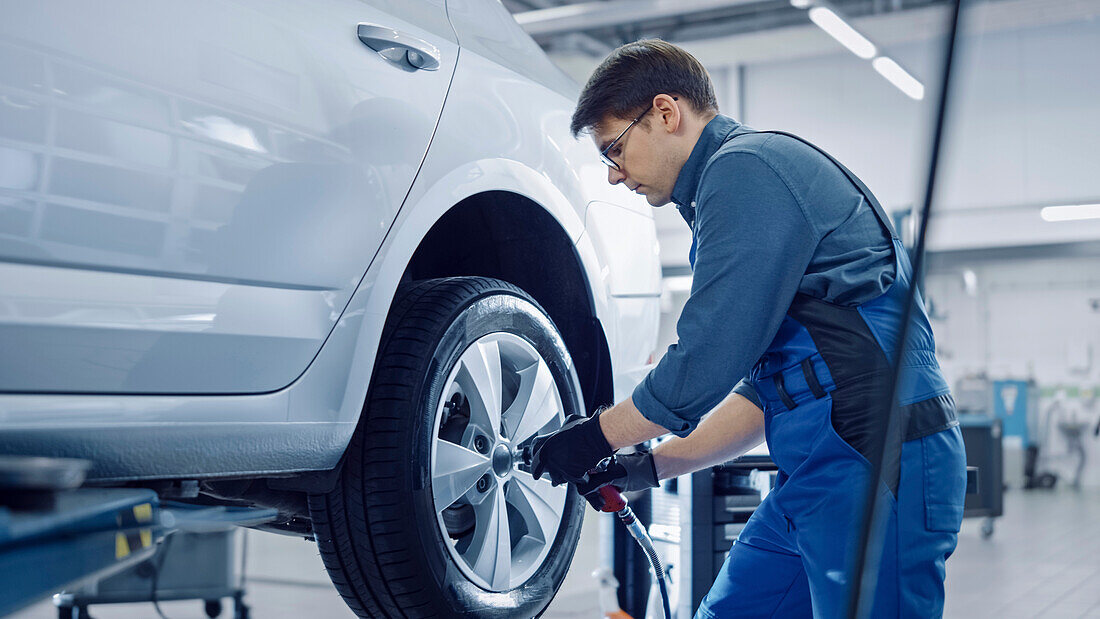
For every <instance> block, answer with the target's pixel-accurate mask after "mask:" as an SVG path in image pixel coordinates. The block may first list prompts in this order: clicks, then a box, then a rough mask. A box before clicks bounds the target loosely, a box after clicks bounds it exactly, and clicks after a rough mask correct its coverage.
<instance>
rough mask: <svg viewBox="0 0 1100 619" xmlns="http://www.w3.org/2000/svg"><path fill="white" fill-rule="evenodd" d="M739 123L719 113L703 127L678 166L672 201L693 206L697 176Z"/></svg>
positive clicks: (683, 205) (685, 205) (697, 184)
mask: <svg viewBox="0 0 1100 619" xmlns="http://www.w3.org/2000/svg"><path fill="white" fill-rule="evenodd" d="M740 126H741V123H739V122H737V121H736V120H734V119H732V118H730V117H729V116H723V115H721V114H719V115H717V116H715V117H714V118H712V119H711V120H710V122H708V123H707V126H706V127H703V133H702V134H701V135H700V136H699V141H697V142H696V143H695V148H693V149H691V156H690V157H688V160H687V161H686V162H685V163H684V167H682V168H680V175H679V176H678V177H676V185H675V186H674V187H673V188H672V201H673V202H675V203H676V204H678V205H680V206H681V207H685V208H686V207H689V206H691V207H693V206H695V205H694V204H692V202H693V201H694V200H695V192H696V190H697V189H698V188H699V177H700V176H702V175H703V168H705V167H706V165H707V161H709V160H710V158H711V155H713V154H714V153H716V152H718V149H719V148H721V147H722V144H724V143H725V142H726V138H727V137H729V134H731V133H733V131H734V130H736V129H737V128H738V127H740Z"/></svg>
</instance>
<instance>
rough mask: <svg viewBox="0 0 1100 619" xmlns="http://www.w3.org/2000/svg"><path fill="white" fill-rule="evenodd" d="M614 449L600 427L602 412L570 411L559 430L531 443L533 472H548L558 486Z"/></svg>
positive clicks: (581, 477)
mask: <svg viewBox="0 0 1100 619" xmlns="http://www.w3.org/2000/svg"><path fill="white" fill-rule="evenodd" d="M611 453H612V450H611V445H609V444H608V443H607V439H606V438H604V435H603V430H601V429H600V422H599V414H596V415H593V416H592V417H585V416H583V415H570V416H569V417H568V418H567V419H566V420H565V425H563V426H562V427H561V429H560V430H558V431H557V432H554V433H553V434H547V435H544V436H540V437H538V438H536V439H535V442H534V443H533V444H532V445H531V474H532V475H534V476H535V479H538V478H540V477H542V474H543V473H546V474H547V475H549V476H550V483H551V484H553V485H555V486H557V485H558V484H564V483H566V482H574V483H576V482H579V481H583V480H584V479H585V477H584V474H585V473H587V472H588V471H589V469H592V468H594V467H595V466H596V464H598V463H599V461H600V460H603V459H604V458H606V457H608V456H610V455H611Z"/></svg>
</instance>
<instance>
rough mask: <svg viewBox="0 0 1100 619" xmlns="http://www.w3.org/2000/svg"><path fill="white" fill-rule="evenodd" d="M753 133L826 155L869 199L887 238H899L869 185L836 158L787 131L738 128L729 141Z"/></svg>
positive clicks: (868, 201)
mask: <svg viewBox="0 0 1100 619" xmlns="http://www.w3.org/2000/svg"><path fill="white" fill-rule="evenodd" d="M742 127H743V125H742ZM751 133H774V134H776V135H785V136H787V137H789V138H794V139H796V140H798V141H799V142H802V143H803V144H805V145H807V146H809V147H810V148H812V149H814V150H816V151H817V152H819V153H821V154H822V155H825V158H826V159H828V160H829V161H832V162H833V164H834V165H835V166H836V167H838V168H840V171H841V172H843V173H844V175H845V176H847V177H848V180H849V181H851V182H852V184H853V185H855V186H856V189H858V190H859V192H860V193H862V194H863V197H864V198H866V199H867V203H868V204H870V205H871V210H873V211H874V212H875V217H876V218H878V221H879V223H880V224H882V227H883V229H885V230H886V234H887V236H889V237H890V238H891V239H897V238H898V235H897V233H896V232H894V225H893V224H892V223H891V221H890V216H889V215H887V214H886V210H885V209H883V208H882V205H881V204H879V201H878V198H876V197H875V194H873V193H871V190H870V189H868V188H867V185H864V184H863V181H861V180H859V177H857V176H856V175H855V174H853V173H852V171H851V170H849V169H848V168H846V167H845V166H844V164H842V163H840V162H839V161H837V160H836V158H835V157H833V156H832V155H830V154H829V153H827V152H825V151H824V150H822V149H821V148H820V147H819V146H817V145H816V144H814V143H813V142H810V141H809V140H806V139H804V138H801V137H799V136H797V135H795V134H793V133H787V132H786V131H756V130H752V129H749V130H746V131H744V132H741V127H738V128H737V129H736V130H735V131H734V132H733V133H731V134H730V137H729V139H731V140H732V139H734V138H737V137H740V136H742V135H749V134H751Z"/></svg>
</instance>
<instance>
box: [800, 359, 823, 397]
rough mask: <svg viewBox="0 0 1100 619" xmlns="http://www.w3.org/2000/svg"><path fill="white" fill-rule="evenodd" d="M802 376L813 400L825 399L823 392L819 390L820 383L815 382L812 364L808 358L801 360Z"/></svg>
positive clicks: (815, 377) (815, 376) (815, 375)
mask: <svg viewBox="0 0 1100 619" xmlns="http://www.w3.org/2000/svg"><path fill="white" fill-rule="evenodd" d="M802 375H803V376H805V377H806V386H808V387H809V388H810V392H811V393H813V394H814V397H815V398H817V399H818V400H820V399H821V398H823V397H825V390H824V389H822V388H821V383H819V382H817V374H815V373H814V364H813V362H812V361H810V358H809V357H806V358H805V359H803V360H802Z"/></svg>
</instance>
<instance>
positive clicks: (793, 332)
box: [532, 40, 966, 619]
mask: <svg viewBox="0 0 1100 619" xmlns="http://www.w3.org/2000/svg"><path fill="white" fill-rule="evenodd" d="M571 128H572V131H573V133H574V135H575V136H576V135H579V134H580V133H582V132H590V133H591V135H592V137H593V139H594V141H595V142H596V145H597V147H598V148H599V149H600V151H601V157H602V159H603V161H604V163H605V164H607V165H608V167H609V170H608V177H607V178H608V182H610V183H611V184H613V185H614V184H617V183H624V184H625V185H626V186H627V187H629V188H630V189H632V190H634V191H636V192H638V193H640V194H642V195H644V196H645V197H646V200H647V201H648V202H649V204H651V205H652V206H662V205H665V204H667V203H669V202H674V203H675V204H676V207H677V209H678V210H679V211H680V214H681V215H682V216H683V217H684V219H685V220H686V221H687V223H688V225H689V226H690V227H691V230H692V245H691V250H690V252H689V261H690V263H691V265H692V270H693V275H692V285H691V295H690V297H689V298H688V300H687V303H686V305H685V306H684V308H683V311H682V314H681V316H680V318H679V321H678V322H677V325H676V328H677V334H678V342H677V343H675V344H673V345H671V346H669V347H668V350H667V351H666V353H665V354H664V356H663V357H662V358H661V360H660V362H659V363H658V364H657V365H656V366H655V367H654V368H653V369H652V371H650V373H649V374H648V375H647V376H646V377H645V379H644V380H643V381H642V382H641V383H640V384H639V385H638V386H637V388H636V389H635V390H634V391H633V394H632V396H631V397H630V398H628V399H626V400H623V401H622V402H620V403H618V404H617V405H615V406H614V407H611V408H608V409H606V410H603V409H601V410H599V411H597V414H595V415H594V416H592V417H590V418H577V419H572V420H568V423H566V424H565V425H564V426H563V427H562V429H561V430H560V431H558V432H557V433H554V434H551V435H548V436H544V437H540V438H539V439H538V440H537V442H536V443H535V444H534V445H533V458H532V466H533V471H534V473H535V475H536V476H541V475H542V474H543V473H546V474H548V475H549V476H550V479H551V481H552V482H553V483H555V484H558V483H565V482H570V483H573V484H577V486H578V488H579V490H580V491H581V492H582V493H584V494H586V498H588V499H589V500H590V502H592V503H593V504H594V505H597V506H598V505H600V503H601V501H600V499H599V497H598V494H596V493H595V490H596V488H598V487H599V486H601V485H604V484H607V483H610V484H612V485H614V486H616V487H618V488H619V489H621V490H627V491H629V490H639V489H644V488H649V487H655V486H656V485H657V480H658V479H665V478H669V477H675V476H678V475H682V474H685V473H690V472H692V471H696V470H700V469H703V468H706V467H709V466H712V465H715V464H718V463H721V462H724V461H727V460H729V459H731V458H734V457H737V456H739V455H741V454H743V453H744V452H745V451H747V450H748V449H750V448H752V447H754V446H755V445H757V444H759V443H760V441H761V440H762V439H766V440H767V445H768V449H769V452H770V454H771V458H772V460H773V461H774V462H775V464H776V465H777V466H778V468H779V472H778V474H777V477H776V480H775V487H774V489H773V490H772V491H771V492H770V493H769V494H768V496H767V498H766V499H765V500H764V501H763V502H762V503H761V505H760V506H759V508H757V510H756V511H755V513H754V514H753V516H752V517H751V518H750V520H749V521H748V523H747V524H746V525H745V527H744V529H743V530H742V532H741V534H740V536H739V538H738V539H737V541H736V542H735V543H734V545H733V547H732V549H731V550H730V553H729V556H728V558H727V559H726V562H725V564H724V565H723V567H722V569H721V571H720V573H719V575H718V578H717V580H716V581H715V583H714V585H713V586H712V588H711V590H710V592H709V593H708V594H707V596H706V597H705V598H704V599H703V602H702V604H701V605H700V607H699V609H698V612H697V614H696V617H701V618H704V619H710V618H712V617H760V616H767V617H771V616H778V617H796V616H811V615H812V616H814V617H836V616H839V615H841V614H843V613H844V612H845V610H846V605H847V594H848V589H847V583H850V582H854V581H856V579H855V578H854V577H853V574H852V573H851V572H852V569H853V568H852V565H853V563H854V557H853V555H854V551H855V549H856V547H857V543H858V534H859V531H860V523H861V522H862V514H863V511H862V510H863V500H864V496H865V494H864V493H865V492H866V489H867V484H868V483H870V475H871V469H872V466H871V465H870V463H869V460H868V457H867V456H868V453H870V450H871V449H872V447H871V445H872V443H873V442H875V441H881V437H879V436H875V435H874V428H875V424H876V423H877V422H879V420H881V419H882V418H883V416H884V415H888V414H889V412H890V408H891V407H889V406H886V405H885V403H886V400H887V399H888V397H887V395H886V393H888V389H889V381H890V378H891V373H890V367H891V366H890V364H891V363H892V360H893V358H894V357H893V355H894V347H895V346H896V345H897V340H898V330H899V327H900V324H899V323H900V316H901V313H902V311H903V310H904V304H905V302H906V301H907V299H908V292H909V287H910V286H911V285H912V284H911V276H912V273H911V270H912V269H911V266H910V264H909V261H908V257H907V254H906V252H905V250H904V248H903V246H902V244H901V242H900V240H899V239H898V238H897V235H896V234H894V232H893V230H892V227H891V225H890V221H889V218H888V217H887V215H886V213H885V212H884V211H883V209H882V207H881V206H880V204H879V203H878V201H877V200H876V199H875V197H874V196H873V195H872V194H871V192H870V191H869V190H868V189H867V188H866V186H864V184H863V183H862V182H861V181H860V180H859V179H858V178H856V177H855V176H854V175H853V174H852V173H851V172H849V171H848V170H847V169H846V168H844V167H843V166H841V165H840V164H839V163H838V162H836V161H835V160H834V159H832V158H831V157H830V156H829V155H827V154H825V153H824V152H823V151H820V150H819V149H817V148H816V147H815V146H813V145H811V144H809V143H808V142H805V141H803V140H801V139H800V138H796V137H795V136H792V135H790V134H783V133H779V132H757V131H754V130H752V129H750V128H749V127H747V126H745V125H742V124H740V123H738V122H737V121H735V120H733V119H732V118H729V117H727V116H724V115H721V114H719V112H718V106H717V100H716V98H715V95H714V87H713V85H712V84H711V81H710V78H709V76H708V75H707V72H706V70H705V69H704V68H703V66H702V65H701V64H700V63H699V62H698V60H696V59H695V58H694V57H692V56H691V55H690V54H688V53H687V52H685V51H684V50H682V49H680V48H678V47H676V46H675V45H672V44H669V43H666V42H664V41H660V40H643V41H637V42H634V43H629V44H627V45H624V46H622V47H620V48H618V49H616V50H615V51H613V52H612V53H611V55H610V56H608V58H607V59H606V60H604V62H603V63H602V64H601V65H600V66H599V67H598V68H597V69H596V70H595V72H594V73H593V74H592V76H591V78H590V79H589V80H588V83H587V84H586V85H585V87H584V89H583V91H582V92H581V95H580V99H579V102H578V104H577V109H576V111H575V112H574V115H573V118H572V126H571ZM934 351H935V344H934V341H933V338H932V332H931V328H930V326H929V323H928V319H927V316H926V315H925V313H924V310H923V305H921V306H920V308H919V310H918V311H915V312H914V313H913V319H912V324H911V327H910V334H909V338H908V346H907V349H906V351H905V353H904V357H903V372H902V378H901V382H900V384H899V387H898V390H899V393H898V401H899V404H900V405H902V408H901V412H902V413H903V414H907V415H906V416H907V417H908V423H907V427H904V428H901V430H902V431H904V433H905V434H904V437H903V439H902V441H901V444H902V448H901V451H900V454H898V453H895V454H894V456H895V457H894V458H893V459H892V460H889V459H888V462H887V463H886V468H885V476H884V479H887V480H891V481H890V483H888V484H883V485H882V487H881V488H880V489H879V492H880V493H881V494H882V495H889V496H888V500H889V501H890V506H891V508H892V510H891V512H890V513H889V515H888V516H887V519H888V522H887V523H886V534H885V535H886V538H885V541H884V543H883V549H882V556H881V558H880V561H879V563H878V584H877V589H876V591H875V597H874V606H873V610H872V615H873V616H875V617H881V616H891V617H893V616H905V617H933V616H939V615H941V614H942V612H943V598H944V589H943V580H944V563H945V561H946V559H947V557H948V556H950V554H951V553H952V551H953V550H954V548H955V544H956V538H957V533H958V530H959V525H960V524H961V521H962V515H963V496H964V493H965V488H966V462H965V454H964V452H963V443H962V435H961V433H960V431H959V429H958V427H957V426H958V421H957V419H956V415H955V408H954V402H953V400H952V398H951V395H950V393H949V390H948V387H947V384H946V382H945V380H944V378H943V376H942V374H941V372H940V369H939V364H938V362H937V361H936V357H935V352H934ZM707 413H709V415H706V414H707ZM705 415H706V416H705ZM904 418H905V417H903V419H904ZM896 425H897V424H896ZM670 432H671V433H672V434H675V435H676V438H671V439H670V440H667V441H665V442H662V443H660V444H659V445H658V446H657V447H656V448H654V449H653V450H652V452H651V453H648V452H645V451H639V452H637V453H632V454H625V453H624V454H618V455H616V458H615V460H614V461H613V462H612V464H611V466H610V467H609V468H608V470H607V472H606V473H603V474H595V473H594V474H592V475H591V476H589V475H588V474H587V473H588V471H589V470H590V469H592V468H593V467H595V466H596V464H597V463H598V462H600V461H601V460H602V459H604V458H605V457H608V456H610V455H612V453H613V452H615V451H616V450H618V449H621V448H624V447H627V446H632V445H636V444H638V443H642V442H644V441H647V440H649V439H652V438H656V437H659V436H662V435H665V434H668V433H670ZM895 444H897V443H895ZM887 453H889V451H888V452H887Z"/></svg>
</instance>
